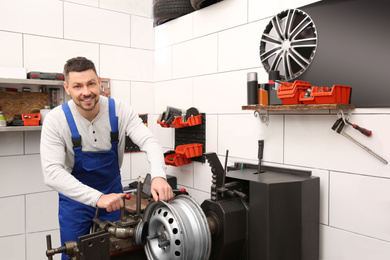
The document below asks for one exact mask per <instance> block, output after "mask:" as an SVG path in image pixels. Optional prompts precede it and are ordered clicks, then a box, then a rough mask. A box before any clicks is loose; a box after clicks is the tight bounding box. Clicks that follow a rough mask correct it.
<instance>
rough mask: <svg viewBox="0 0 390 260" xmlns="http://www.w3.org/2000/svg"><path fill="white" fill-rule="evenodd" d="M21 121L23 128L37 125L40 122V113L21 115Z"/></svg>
mask: <svg viewBox="0 0 390 260" xmlns="http://www.w3.org/2000/svg"><path fill="white" fill-rule="evenodd" d="M22 119H23V122H24V125H25V126H35V125H39V121H40V120H41V114H40V113H28V114H22Z"/></svg>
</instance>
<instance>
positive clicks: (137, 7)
mask: <svg viewBox="0 0 390 260" xmlns="http://www.w3.org/2000/svg"><path fill="white" fill-rule="evenodd" d="M152 1H153V0H142V1H139V0H115V1H111V0H99V4H100V8H104V9H110V10H115V11H119V12H125V13H130V14H135V15H139V16H144V17H149V18H150V17H152Z"/></svg>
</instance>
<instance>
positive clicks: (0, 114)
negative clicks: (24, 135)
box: [0, 110, 7, 127]
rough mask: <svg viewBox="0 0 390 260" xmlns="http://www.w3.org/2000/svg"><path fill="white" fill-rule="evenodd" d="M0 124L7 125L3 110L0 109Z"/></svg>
mask: <svg viewBox="0 0 390 260" xmlns="http://www.w3.org/2000/svg"><path fill="white" fill-rule="evenodd" d="M1 126H7V121H6V120H5V116H4V114H3V111H1V110H0V127H1Z"/></svg>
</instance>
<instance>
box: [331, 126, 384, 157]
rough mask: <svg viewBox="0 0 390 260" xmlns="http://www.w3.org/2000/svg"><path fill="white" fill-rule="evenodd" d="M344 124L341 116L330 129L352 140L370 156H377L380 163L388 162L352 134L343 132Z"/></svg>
mask: <svg viewBox="0 0 390 260" xmlns="http://www.w3.org/2000/svg"><path fill="white" fill-rule="evenodd" d="M344 126H345V123H344V120H343V118H339V119H337V121H336V122H335V123H334V125H333V126H332V130H336V129H337V130H336V131H337V133H339V134H341V135H343V136H344V137H346V138H348V139H349V140H351V141H352V142H354V143H355V144H356V145H358V146H360V148H362V149H363V150H365V151H366V152H368V153H369V154H371V155H372V156H374V157H375V158H377V159H378V160H379V161H381V162H382V163H384V164H388V162H387V161H386V160H385V159H383V158H382V157H381V156H379V155H378V154H376V153H374V152H373V151H372V150H371V149H369V148H368V147H367V146H365V145H363V144H362V143H360V142H358V141H357V140H356V139H354V138H353V137H352V136H350V135H349V134H346V133H344V132H342V130H343V128H344Z"/></svg>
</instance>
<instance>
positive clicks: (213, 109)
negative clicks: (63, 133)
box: [0, 0, 390, 260]
mask: <svg viewBox="0 0 390 260" xmlns="http://www.w3.org/2000/svg"><path fill="white" fill-rule="evenodd" d="M30 2H31V1H28V0H16V1H8V2H7V3H5V2H4V1H3V2H0V37H1V39H2V41H1V43H0V66H6V67H7V66H8V67H26V68H27V70H28V71H31V70H38V71H45V72H61V71H62V69H63V64H64V63H65V61H66V60H67V59H69V58H71V57H75V56H85V57H88V58H90V59H92V60H93V61H94V62H95V65H96V66H97V69H98V72H99V75H101V76H102V77H108V78H111V80H112V86H113V89H112V95H113V97H117V98H120V99H122V100H123V101H125V102H129V103H132V104H133V105H134V107H135V108H136V109H137V110H138V109H139V110H141V111H143V110H145V112H146V113H148V114H150V115H149V128H150V129H151V130H152V131H153V132H154V133H155V135H156V137H157V138H158V139H159V140H160V142H161V143H162V145H163V147H164V150H168V149H172V148H174V147H173V146H174V130H173V129H169V128H161V127H160V126H159V125H157V123H156V121H157V118H158V116H159V114H161V113H162V112H163V111H165V109H166V107H167V106H175V107H179V108H183V109H187V108H189V107H190V106H196V107H198V108H199V109H200V111H201V112H204V113H206V115H207V116H206V151H208V152H217V154H218V155H219V157H220V160H221V161H222V162H223V160H224V155H225V152H226V150H227V149H229V155H230V156H229V164H233V163H234V162H237V161H242V162H248V163H254V164H255V163H257V141H258V140H259V139H264V140H265V149H264V164H266V165H268V164H270V165H279V166H283V167H291V168H294V167H295V168H300V169H305V170H311V171H312V173H313V175H314V176H319V177H320V185H321V187H320V193H321V201H320V203H321V219H320V221H321V223H322V225H321V244H320V248H321V256H320V259H324V260H344V259H346V260H349V259H354V260H366V259H375V260H376V259H387V258H388V255H389V253H390V246H389V242H390V233H389V232H388V230H389V226H388V216H389V212H388V204H389V199H388V198H389V194H388V190H389V187H388V184H389V183H388V181H389V177H390V176H389V174H390V171H389V169H390V168H389V167H390V166H388V165H384V164H382V163H381V162H379V161H378V160H376V159H375V158H374V157H372V156H371V155H370V154H368V153H367V152H365V151H364V150H362V149H361V148H359V147H358V146H356V145H355V144H353V143H352V142H350V141H349V140H347V139H346V138H344V137H343V136H340V135H338V134H335V133H334V132H333V131H332V130H331V129H330V128H331V126H332V125H333V123H334V121H335V120H336V119H337V117H336V115H335V113H336V112H337V111H332V114H330V115H329V114H327V113H328V111H321V112H320V111H319V112H315V113H313V112H311V113H307V112H293V113H287V112H283V113H278V112H272V113H270V114H271V115H270V117H269V123H268V124H264V123H261V122H260V120H259V118H257V117H254V115H253V113H252V112H251V111H242V110H241V106H242V105H246V73H247V72H249V71H256V72H258V74H259V82H266V81H268V78H267V75H266V73H265V72H264V70H263V69H262V67H261V64H260V63H259V60H258V45H259V38H260V36H261V33H262V31H263V30H264V28H263V27H264V26H265V25H266V24H267V23H268V21H269V17H270V16H272V15H275V14H276V13H277V12H278V11H280V10H284V9H286V8H295V7H299V6H302V5H306V4H310V3H313V2H316V1H315V0H294V1H287V0H278V1H264V0H248V1H245V0H224V1H222V2H220V3H217V4H215V5H212V6H209V7H207V8H204V9H202V10H199V11H196V12H193V13H191V14H188V15H185V16H183V17H180V18H178V19H175V20H173V21H170V22H167V23H165V24H163V25H161V26H158V27H155V28H154V29H152V28H151V27H150V26H151V25H150V23H151V20H150V19H151V18H152V16H151V13H152V2H153V1H152V0H142V1H141V0H130V1H127V0H118V1H110V0H100V1H97V0H78V1H75V0H68V1H50V0H36V1H34V2H31V3H30ZM43 7H44V8H43ZM64 7H65V9H64ZM83 10H88V11H91V12H90V13H89V14H86V16H87V17H92V19H91V20H93V21H95V23H94V25H93V26H92V29H91V30H88V31H87V30H85V29H84V30H83V29H82V28H81V29H80V30H79V28H78V27H79V26H77V27H76V26H75V25H74V24H73V21H69V20H66V19H67V18H66V17H65V20H64V17H63V13H65V16H66V15H69V14H70V13H69V12H70V11H71V12H73V14H76V13H80V12H82V11H83ZM102 13H104V14H108V17H110V18H112V19H101V18H100V17H98V16H99V14H102ZM82 14H85V12H82ZM84 17H85V16H84ZM127 17H129V23H127V22H125V25H124V26H122V25H121V26H119V28H118V23H122V22H121V21H123V20H128V18H127ZM22 18H23V19H22ZM73 18H74V19H75V20H74V21H76V20H77V21H80V23H81V24H87V22H89V21H86V19H84V18H81V17H73ZM26 21H28V22H26ZM66 21H67V22H66ZM118 21H119V22H118ZM103 22H104V24H103V26H102V28H101V29H102V30H97V29H96V28H97V26H95V25H97V24H101V23H103ZM114 27H115V28H114ZM140 27H145V28H142V30H140ZM108 28H114V29H113V30H110V29H108ZM153 30H154V40H152V39H151V38H152V36H151V35H150V33H151V32H152V31H153ZM101 32H104V33H105V34H109V35H111V37H110V38H107V37H106V38H105V37H102V36H103V35H102V33H101ZM114 32H115V33H114ZM142 32H146V33H145V34H143V33H142ZM153 41H154V45H155V48H156V51H154V50H153V48H154V47H153V45H152V43H153ZM145 95H146V96H152V98H151V99H150V100H147V101H146V100H145V98H144V96H145ZM141 111H139V112H140V113H143V112H141ZM284 114H286V115H284ZM389 118H390V109H389V108H381V109H377V108H373V109H355V110H353V111H352V113H351V118H350V119H351V121H352V122H354V123H356V124H359V125H360V126H363V127H366V128H368V129H370V130H372V131H373V135H372V136H371V137H365V136H363V135H361V134H360V133H359V132H357V131H355V130H353V129H350V130H347V131H348V133H349V134H350V135H351V136H353V137H354V138H356V139H357V140H358V141H360V142H362V143H363V144H365V145H366V146H367V147H369V148H370V149H372V150H373V151H374V152H377V153H378V154H379V155H381V156H382V157H384V158H385V159H387V160H390V157H387V156H388V154H390V151H389V149H390V148H389V142H390V139H389V137H388V131H387V128H388V127H387V126H390V119H389ZM0 137H1V140H2V143H1V145H0V165H1V178H0V180H1V181H0V206H1V208H2V209H9V211H12V212H16V213H19V214H12V215H7V214H1V215H0V223H12V228H11V225H8V226H5V224H3V226H2V228H1V229H0V251H1V252H2V257H1V258H2V259H12V260H27V259H28V260H34V259H39V258H41V257H42V255H43V253H44V251H45V248H46V246H45V238H44V237H45V235H46V234H47V233H52V234H53V246H60V242H59V234H58V229H57V227H56V224H55V222H56V221H57V216H56V214H55V213H53V212H54V211H55V210H56V203H58V202H57V201H54V199H53V198H54V197H55V195H54V194H56V193H55V192H54V191H52V190H51V189H50V188H48V187H47V186H45V185H44V184H43V179H42V173H41V169H40V158H39V155H38V154H35V152H36V151H37V149H38V147H37V146H36V145H35V144H34V143H35V141H36V140H35V137H36V136H35V134H34V133H28V134H27V135H26V144H24V143H23V142H22V140H23V133H0ZM25 153H30V154H28V155H26V154H25ZM21 162H22V163H21ZM148 167H149V166H148V163H147V162H146V158H145V154H143V153H138V154H125V156H124V162H123V165H122V179H123V183H124V184H127V183H128V182H129V181H130V180H131V179H133V178H136V176H135V175H138V173H140V172H146V171H148V169H149V168H148ZM167 174H170V175H174V176H177V178H178V187H179V188H181V187H184V188H186V189H187V190H188V192H189V193H190V194H191V196H192V197H194V198H195V200H196V201H197V202H198V203H199V204H201V203H202V202H203V200H205V199H208V198H209V197H210V193H209V189H210V180H211V170H210V167H209V166H208V164H207V163H205V164H202V163H199V162H194V163H192V164H190V165H185V166H182V167H172V166H168V167H167ZM44 194H53V196H50V197H49V198H48V200H47V201H48V203H50V205H49V206H48V208H46V207H44V206H43V205H42V204H40V201H41V198H42V197H43V195H44ZM44 199H46V198H44ZM51 200H53V201H51ZM26 212H27V213H26ZM44 212H49V213H48V215H47V214H45V213H44ZM2 213H3V211H2ZM42 215H44V216H42ZM46 215H47V216H46ZM49 215H51V216H52V217H49ZM54 215H55V216H54ZM15 216H17V217H15ZM39 216H42V219H46V217H48V218H50V219H47V220H48V223H42V222H40V220H39ZM54 217H55V219H54ZM30 218H31V219H30ZM15 227H16V228H15ZM30 231H31V232H33V233H29V232H30ZM1 232H2V233H1ZM56 240H57V241H56ZM57 259H58V258H57Z"/></svg>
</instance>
